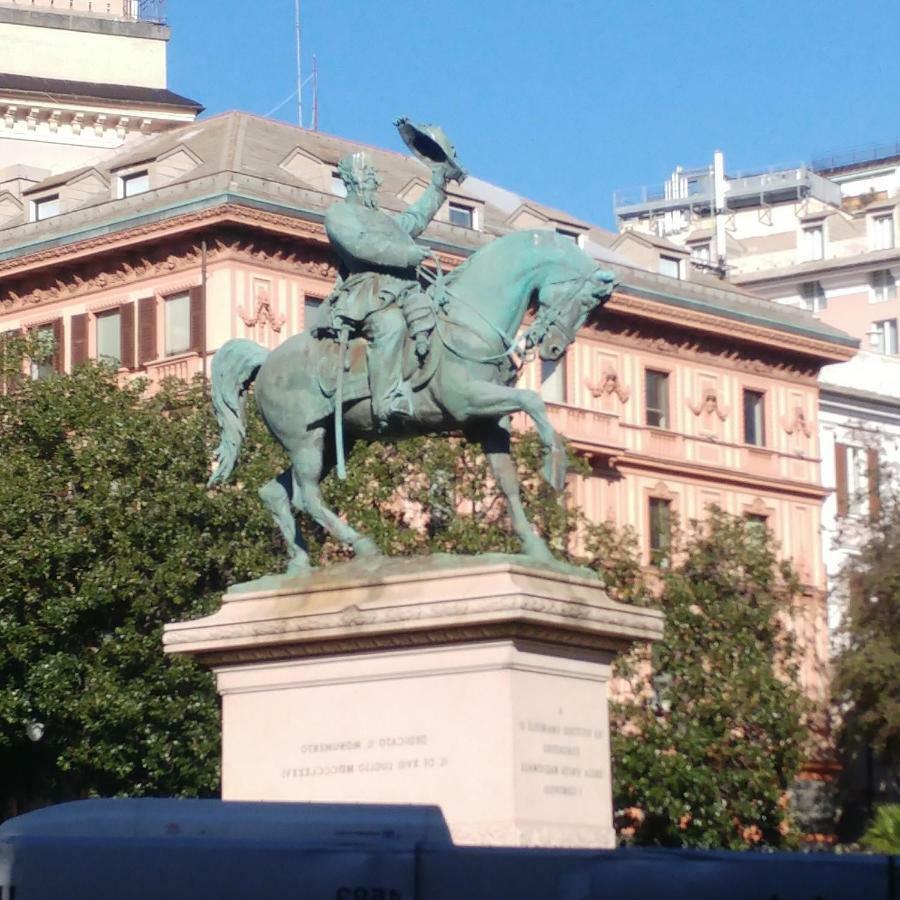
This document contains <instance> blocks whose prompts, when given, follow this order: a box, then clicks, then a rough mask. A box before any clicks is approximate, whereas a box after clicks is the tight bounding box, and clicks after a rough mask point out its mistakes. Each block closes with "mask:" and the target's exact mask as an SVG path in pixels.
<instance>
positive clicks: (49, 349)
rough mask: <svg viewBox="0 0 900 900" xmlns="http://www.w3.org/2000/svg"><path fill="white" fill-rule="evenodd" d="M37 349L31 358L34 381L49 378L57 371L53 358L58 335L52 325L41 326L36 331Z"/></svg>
mask: <svg viewBox="0 0 900 900" xmlns="http://www.w3.org/2000/svg"><path fill="white" fill-rule="evenodd" d="M35 338H36V349H35V351H34V356H32V357H31V377H32V379H33V380H34V381H40V380H41V379H42V378H49V377H50V376H51V375H52V374H53V372H54V371H55V369H54V367H53V357H54V352H55V348H56V334H55V333H54V331H53V326H52V325H41V326H40V328H38V329H36V332H35Z"/></svg>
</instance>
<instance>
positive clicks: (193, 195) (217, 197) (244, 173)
mask: <svg viewBox="0 0 900 900" xmlns="http://www.w3.org/2000/svg"><path fill="white" fill-rule="evenodd" d="M359 150H365V151H366V152H367V153H369V154H370V155H371V157H372V160H373V163H374V165H375V166H376V168H377V169H378V171H379V174H380V175H381V177H382V182H383V183H382V187H381V190H380V192H379V197H380V201H381V204H382V206H383V207H384V208H385V209H388V210H401V209H404V208H405V207H406V206H407V203H408V200H404V199H401V195H406V194H408V192H409V188H410V185H411V183H412V182H414V181H416V180H418V181H420V182H425V183H427V181H428V180H429V178H430V172H429V170H428V168H427V167H426V166H425V165H424V164H423V163H421V162H420V161H418V160H417V159H415V158H413V157H411V156H408V155H405V154H402V153H395V152H392V151H388V150H384V149H381V148H377V147H368V146H362V145H360V144H358V143H355V142H352V141H349V140H346V139H344V138H339V137H335V136H333V135H329V134H325V133H322V132H316V131H308V130H306V129H301V128H298V127H296V126H292V125H288V124H286V123H283V122H277V121H274V120H271V119H264V118H260V117H258V116H254V115H250V114H247V113H239V112H228V113H223V114H220V115H217V116H212V117H210V118H208V119H203V120H199V121H196V122H192V123H191V124H188V125H185V126H182V127H180V128H176V129H173V130H170V131H167V132H165V133H163V134H161V135H159V136H158V137H155V138H151V139H149V140H146V141H143V142H141V144H140V146H139V147H138V148H134V149H126V150H123V152H121V153H119V154H117V155H115V156H113V157H110V158H108V159H107V160H106V161H104V162H103V163H102V164H99V165H98V166H97V169H98V170H99V172H100V173H101V175H103V176H105V177H106V178H107V179H108V180H109V181H110V183H111V190H110V191H109V192H108V194H107V196H106V197H99V198H98V197H96V196H93V197H90V198H87V199H86V200H84V201H83V202H82V203H81V205H78V206H75V207H70V208H68V209H67V210H64V211H63V212H62V213H61V214H60V215H58V216H54V217H52V218H48V219H44V220H42V221H40V222H28V223H25V222H22V221H21V220H20V221H19V222H18V223H17V224H11V225H8V226H7V227H5V228H0V275H2V271H3V269H4V268H6V267H7V266H8V265H9V264H10V263H12V262H13V261H21V262H22V263H24V262H25V259H26V258H27V257H28V256H30V255H31V254H35V253H40V252H41V251H45V250H48V249H49V248H62V247H65V246H66V245H75V244H78V243H79V242H83V241H85V240H87V239H90V238H93V237H95V236H97V235H109V234H110V233H111V232H113V231H117V230H121V231H123V232H124V231H125V230H127V229H128V228H129V227H131V226H132V225H140V226H142V227H144V226H147V225H148V224H149V223H153V222H156V221H158V222H163V221H167V220H171V219H172V218H173V217H176V216H178V215H180V214H183V213H185V212H196V211H201V210H206V209H213V208H216V207H221V206H223V205H226V204H231V205H238V206H242V207H249V208H253V209H257V210H264V211H267V212H274V213H277V214H278V215H280V216H287V217H292V218H294V219H300V220H306V221H307V222H315V223H321V221H322V219H323V217H324V213H325V211H326V209H327V208H328V206H329V205H330V204H331V203H333V202H334V201H335V199H336V196H335V194H334V193H333V192H332V185H333V174H334V170H335V167H336V165H337V163H338V161H339V160H340V159H341V158H342V157H343V156H345V155H347V154H348V153H352V152H356V151H359ZM295 151H296V152H295ZM135 167H146V168H147V169H148V170H149V173H150V176H149V180H150V190H148V191H147V192H145V193H142V194H138V195H135V196H131V197H128V198H122V199H117V198H115V190H114V188H115V181H116V174H117V173H120V172H128V171H134V169H135ZM82 171H83V170H82ZM77 174H78V173H77V172H76V171H73V172H70V173H64V174H63V175H59V176H53V177H52V178H48V179H47V180H46V181H44V182H41V183H39V184H37V185H34V186H33V187H30V188H29V189H28V194H29V195H30V196H32V197H33V196H35V195H36V194H37V195H39V194H40V191H41V190H48V189H50V188H51V187H54V186H56V185H59V184H60V183H61V182H67V181H70V180H71V179H73V178H74V177H76V175H77ZM465 198H469V199H470V201H471V202H472V204H473V207H477V208H478V210H479V217H480V219H481V221H480V223H479V228H478V229H477V230H476V229H472V228H465V227H461V226H458V225H454V224H452V223H450V222H449V221H435V222H433V223H432V224H431V225H430V226H429V229H428V231H427V232H426V235H425V236H426V238H427V239H428V240H429V242H430V243H431V244H432V245H433V246H435V247H436V248H438V249H444V250H446V251H448V252H450V253H455V254H457V255H460V254H462V255H467V254H469V253H472V252H474V251H475V250H477V249H478V248H479V247H481V246H483V245H484V244H485V243H487V242H488V241H490V240H492V239H493V238H494V237H497V236H500V235H502V234H506V233H508V232H510V231H511V230H513V229H512V228H510V227H509V221H510V217H512V218H513V219H515V218H516V214H517V211H519V210H522V209H527V210H530V211H533V212H534V213H536V214H537V215H538V217H539V218H540V217H543V218H544V219H546V220H547V222H548V226H549V227H554V226H555V225H556V224H560V225H561V226H562V227H563V228H565V227H566V225H567V224H569V223H572V224H576V225H579V226H580V227H581V228H582V229H584V230H583V231H582V232H581V233H582V234H583V235H584V237H583V238H582V239H581V240H582V241H583V244H582V246H583V247H584V249H585V250H586V251H587V252H588V253H589V254H591V255H592V256H593V257H594V258H595V259H596V260H598V262H600V263H601V264H604V265H607V266H608V267H610V268H612V269H614V270H615V271H616V273H617V274H618V275H619V277H620V280H621V282H622V284H623V285H624V286H625V288H626V289H627V290H628V291H629V292H630V293H632V294H633V295H634V296H636V297H644V298H646V299H647V301H649V302H650V303H656V304H664V305H668V306H670V307H672V306H674V307H678V308H680V309H682V310H684V311H685V313H684V315H688V314H691V315H694V316H695V317H699V319H702V318H703V317H704V316H707V317H708V316H716V317H719V318H720V319H722V318H724V319H726V320H728V319H730V320H732V321H735V322H741V323H742V325H747V326H750V327H754V328H755V327H759V328H768V329H775V330H776V331H781V332H788V333H794V334H796V335H798V336H801V337H805V338H810V339H812V340H814V341H818V342H825V344H831V345H835V344H837V345H841V346H844V347H855V346H857V343H858V342H857V341H855V340H854V339H853V338H850V337H849V336H848V335H846V334H845V333H844V332H842V331H839V330H837V329H835V328H832V327H830V326H828V325H825V324H823V323H822V322H819V321H818V320H816V319H815V318H813V317H812V316H811V315H810V314H808V313H807V312H805V311H803V310H798V309H794V308H792V307H787V306H782V305H780V304H777V303H773V302H771V301H769V300H765V299H762V298H759V297H756V296H754V295H752V294H749V293H747V291H746V290H742V289H741V288H737V287H735V286H733V285H730V284H727V283H723V282H721V281H717V280H715V279H710V278H704V277H702V276H700V277H696V278H695V279H694V280H692V281H682V280H678V279H674V278H669V277H667V276H664V275H659V274H656V273H654V272H648V271H646V270H643V269H640V268H637V267H635V265H634V263H633V261H630V260H629V259H627V258H626V257H624V256H622V255H621V254H620V253H619V252H617V249H616V246H615V244H616V242H617V238H618V236H617V235H615V234H613V233H611V232H609V231H606V230H605V229H602V228H599V227H596V226H593V225H589V224H587V223H581V222H580V221H579V220H578V219H575V218H573V217H572V216H571V215H569V214H568V213H564V212H561V211H559V210H555V209H552V208H550V207H546V206H543V205H541V204H539V203H536V202H534V201H532V200H529V199H527V198H524V197H522V196H520V195H518V194H516V193H514V192H512V191H508V190H506V189H504V188H501V187H498V186H496V185H493V184H490V183H488V182H485V181H482V180H481V179H479V178H477V177H473V176H470V177H469V178H467V179H466V180H465V181H464V182H463V184H462V185H461V186H459V188H458V189H455V190H454V197H453V199H454V201H457V200H459V199H462V200H463V202H464V200H465ZM528 227H534V226H533V225H532V226H528ZM323 240H324V237H323ZM580 242H581V241H580ZM688 311H692V312H691V313H688ZM699 319H698V321H699ZM810 352H813V351H810Z"/></svg>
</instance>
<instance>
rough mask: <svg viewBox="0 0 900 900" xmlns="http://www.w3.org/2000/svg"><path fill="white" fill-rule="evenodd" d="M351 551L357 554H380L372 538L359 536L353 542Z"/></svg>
mask: <svg viewBox="0 0 900 900" xmlns="http://www.w3.org/2000/svg"><path fill="white" fill-rule="evenodd" d="M353 552H354V553H355V554H356V555H357V556H381V551H380V550H379V549H378V544H376V543H375V541H373V540H372V538H367V537H364V538H360V539H359V540H358V541H355V542H354V543H353Z"/></svg>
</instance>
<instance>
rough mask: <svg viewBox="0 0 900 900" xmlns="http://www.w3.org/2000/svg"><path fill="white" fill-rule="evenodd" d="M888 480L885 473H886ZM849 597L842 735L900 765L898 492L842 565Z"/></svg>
mask: <svg viewBox="0 0 900 900" xmlns="http://www.w3.org/2000/svg"><path fill="white" fill-rule="evenodd" d="M883 481H884V482H885V483H886V482H887V479H883ZM843 585H844V591H843V594H844V596H845V598H846V607H845V610H844V615H843V621H842V627H841V631H840V639H839V643H840V645H841V648H842V649H841V651H840V653H839V656H838V659H837V663H836V667H835V668H836V672H835V682H834V688H835V696H836V699H837V701H838V702H839V704H840V706H841V711H842V713H843V720H844V735H843V738H844V741H845V742H846V743H847V744H848V745H853V744H856V743H858V742H859V741H862V743H864V744H867V745H869V746H871V747H872V749H873V750H874V751H875V752H876V753H877V754H879V756H881V757H882V758H883V759H884V761H885V762H887V763H888V764H889V765H893V766H894V767H896V766H898V765H900V497H898V495H897V493H896V490H895V491H894V492H893V494H890V495H888V496H885V497H883V499H882V502H881V509H880V513H879V514H878V515H877V516H876V518H875V519H874V520H873V521H872V523H871V526H870V528H869V530H868V536H867V538H866V540H865V541H864V542H863V543H862V545H861V547H860V550H859V553H857V554H854V555H852V556H851V557H849V559H848V561H847V564H846V566H845V568H844V571H843Z"/></svg>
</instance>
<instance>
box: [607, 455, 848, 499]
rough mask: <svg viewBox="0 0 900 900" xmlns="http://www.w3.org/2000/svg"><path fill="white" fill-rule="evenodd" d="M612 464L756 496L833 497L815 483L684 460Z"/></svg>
mask: <svg viewBox="0 0 900 900" xmlns="http://www.w3.org/2000/svg"><path fill="white" fill-rule="evenodd" d="M613 463H614V465H615V467H616V469H618V470H619V471H622V470H623V469H631V470H633V471H635V472H638V471H644V472H646V471H652V472H659V473H664V474H667V475H671V476H677V477H678V478H679V479H680V480H683V479H685V478H688V479H694V480H697V481H709V482H714V483H715V484H729V485H732V486H734V487H742V488H744V489H746V490H748V491H753V492H756V493H769V494H779V495H785V494H789V495H792V496H796V497H803V498H804V499H807V500H815V501H816V502H819V501H821V500H823V499H824V498H825V497H827V496H828V495H829V494H831V493H832V491H831V489H830V488H825V487H822V486H821V485H817V484H814V483H812V482H807V481H790V480H788V479H786V478H772V477H766V476H757V475H753V474H751V473H750V472H741V471H734V470H732V469H728V468H725V467H724V466H711V465H704V464H698V463H693V462H691V461H689V460H684V459H679V460H672V461H667V460H663V459H660V458H659V457H656V456H649V455H646V454H642V453H633V452H626V453H623V454H621V455H619V456H617V457H614V458H613Z"/></svg>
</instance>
